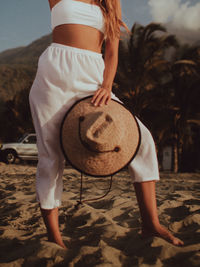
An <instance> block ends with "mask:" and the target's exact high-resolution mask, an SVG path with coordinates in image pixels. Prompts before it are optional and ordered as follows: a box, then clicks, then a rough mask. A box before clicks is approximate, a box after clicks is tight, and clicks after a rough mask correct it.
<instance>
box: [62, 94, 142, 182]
mask: <svg viewBox="0 0 200 267" xmlns="http://www.w3.org/2000/svg"><path fill="white" fill-rule="evenodd" d="M60 137H61V138H60V141H61V147H62V150H63V153H64V155H65V157H66V159H67V160H68V161H69V162H70V163H71V165H72V166H73V167H75V168H76V169H78V170H79V171H81V172H83V173H85V174H88V175H92V176H97V177H98V176H109V175H113V174H114V173H116V172H118V171H119V170H121V169H122V168H124V167H125V166H126V165H127V164H128V163H129V162H130V161H131V160H132V159H133V158H134V156H135V155H136V153H137V150H138V148H139V144H140V130H139V126H138V123H137V121H136V119H135V117H134V116H133V115H132V114H131V113H130V112H129V111H128V110H127V109H126V108H125V107H124V106H123V105H122V104H121V103H119V102H117V101H115V100H111V101H110V103H109V104H108V105H104V106H103V107H95V106H94V105H93V104H91V97H87V98H83V99H82V100H80V101H78V102H76V103H75V104H74V105H73V106H72V108H71V109H70V110H69V111H68V112H67V113H66V115H65V117H64V119H63V122H62V126H61V136H60Z"/></svg>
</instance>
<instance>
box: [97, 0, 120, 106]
mask: <svg viewBox="0 0 200 267" xmlns="http://www.w3.org/2000/svg"><path fill="white" fill-rule="evenodd" d="M117 9H118V12H119V16H120V18H121V7H120V1H118V7H117ZM118 49H119V38H115V39H112V40H110V39H108V40H107V41H106V44H105V57H104V62H105V70H104V77H103V83H102V85H101V87H100V88H99V89H98V90H97V91H96V92H95V94H94V96H93V98H92V103H93V104H94V105H95V106H102V105H104V104H108V103H109V101H110V99H111V91H112V85H113V81H114V78H115V74H116V70H117V65H118Z"/></svg>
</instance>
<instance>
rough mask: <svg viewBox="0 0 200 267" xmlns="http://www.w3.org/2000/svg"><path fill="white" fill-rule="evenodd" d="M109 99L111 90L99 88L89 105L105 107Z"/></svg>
mask: <svg viewBox="0 0 200 267" xmlns="http://www.w3.org/2000/svg"><path fill="white" fill-rule="evenodd" d="M110 99H111V90H110V89H107V88H104V87H100V88H99V89H98V90H97V91H96V92H95V94H94V96H93V98H92V101H91V103H92V104H94V106H100V107H101V106H103V105H107V104H108V103H109V101H110Z"/></svg>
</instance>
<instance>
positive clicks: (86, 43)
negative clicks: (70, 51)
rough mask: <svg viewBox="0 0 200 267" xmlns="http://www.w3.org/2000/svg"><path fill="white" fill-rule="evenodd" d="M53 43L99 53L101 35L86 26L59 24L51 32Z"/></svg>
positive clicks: (101, 40)
mask: <svg viewBox="0 0 200 267" xmlns="http://www.w3.org/2000/svg"><path fill="white" fill-rule="evenodd" d="M52 40H53V42H54V43H59V44H62V45H67V46H72V47H77V48H80V49H86V50H90V51H94V52H97V53H101V48H102V43H103V35H102V34H101V33H100V32H99V31H97V30H95V29H93V28H91V27H88V26H83V25H60V26H58V27H56V28H55V29H54V31H53V34H52Z"/></svg>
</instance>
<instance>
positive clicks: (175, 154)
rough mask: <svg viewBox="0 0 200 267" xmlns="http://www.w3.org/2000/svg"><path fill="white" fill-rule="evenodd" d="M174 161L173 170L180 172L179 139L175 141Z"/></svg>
mask: <svg viewBox="0 0 200 267" xmlns="http://www.w3.org/2000/svg"><path fill="white" fill-rule="evenodd" d="M173 152H174V157H173V159H174V162H173V171H174V172H175V173H178V170H179V156H178V142H177V140H176V141H175V142H174V151H173Z"/></svg>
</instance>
